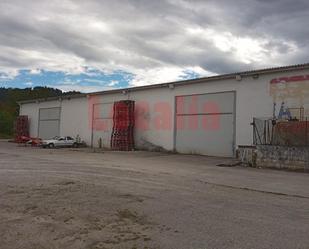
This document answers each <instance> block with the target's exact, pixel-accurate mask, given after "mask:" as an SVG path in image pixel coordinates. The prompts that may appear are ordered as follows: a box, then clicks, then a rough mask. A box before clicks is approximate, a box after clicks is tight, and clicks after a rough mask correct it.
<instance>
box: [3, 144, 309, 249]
mask: <svg viewBox="0 0 309 249" xmlns="http://www.w3.org/2000/svg"><path fill="white" fill-rule="evenodd" d="M228 161H229V160H228V159H224V158H215V157H203V156H192V155H174V154H164V153H151V152H129V153H126V152H104V153H93V152H92V151H91V150H90V149H76V150H73V149H53V150H50V149H39V148H25V147H18V146H16V145H15V144H11V143H7V142H5V141H0V242H1V244H0V248H1V249H15V248H16V249H17V248H18V249H36V248H38V249H41V248H65V249H71V248H72V249H73V248H74V249H78V248H85V249H94V248H101V249H103V248H105V249H111V248H113V249H114V248H115V249H118V248H128V249H133V248H135V249H139V248H142V249H145V248H149V249H152V248H164V249H165V248H166V249H208V248H210V249H213V248H218V249H224V248H235V249H241V248H248V249H249V248H250V249H254V248H258V249H263V248H265V249H266V248H267V249H268V248H275V249H279V248H284V249H288V248H291V249H292V248H293V249H295V248H304V249H308V248H309V237H308V231H309V174H302V173H293V172H282V171H275V170H262V169H252V168H244V167H232V168H229V167H226V168H225V167H218V166H216V165H217V164H221V163H226V162H228Z"/></svg>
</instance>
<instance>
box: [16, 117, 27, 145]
mask: <svg viewBox="0 0 309 249" xmlns="http://www.w3.org/2000/svg"><path fill="white" fill-rule="evenodd" d="M14 132H15V140H16V141H17V142H18V141H19V140H20V139H21V137H29V120H28V116H18V117H17V118H16V120H15V123H14Z"/></svg>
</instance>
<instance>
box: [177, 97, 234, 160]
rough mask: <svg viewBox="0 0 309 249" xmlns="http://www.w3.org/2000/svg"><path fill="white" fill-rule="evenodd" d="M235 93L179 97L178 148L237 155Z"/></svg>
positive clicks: (221, 154)
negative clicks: (235, 153)
mask: <svg viewBox="0 0 309 249" xmlns="http://www.w3.org/2000/svg"><path fill="white" fill-rule="evenodd" d="M234 132H235V92H223V93H211V94H200V95H190V96H178V97H176V141H175V143H176V145H175V146H176V151H178V152H180V153H189V154H191V153H192V154H202V155H211V156H233V155H234Z"/></svg>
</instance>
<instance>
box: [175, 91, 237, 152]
mask: <svg viewBox="0 0 309 249" xmlns="http://www.w3.org/2000/svg"><path fill="white" fill-rule="evenodd" d="M220 93H233V94H234V103H233V145H232V150H233V157H235V155H236V98H237V91H236V90H230V91H220V92H210V93H196V94H194V93H193V94H182V95H175V96H174V127H173V152H177V150H176V140H177V97H188V96H199V95H205V94H220Z"/></svg>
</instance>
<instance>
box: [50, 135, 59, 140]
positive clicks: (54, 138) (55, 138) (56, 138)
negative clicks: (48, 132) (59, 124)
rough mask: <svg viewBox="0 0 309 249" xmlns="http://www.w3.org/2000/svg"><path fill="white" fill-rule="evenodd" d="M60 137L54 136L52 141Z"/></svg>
mask: <svg viewBox="0 0 309 249" xmlns="http://www.w3.org/2000/svg"><path fill="white" fill-rule="evenodd" d="M59 138H60V137H59V136H54V137H53V138H52V139H53V140H58V139H59Z"/></svg>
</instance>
